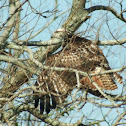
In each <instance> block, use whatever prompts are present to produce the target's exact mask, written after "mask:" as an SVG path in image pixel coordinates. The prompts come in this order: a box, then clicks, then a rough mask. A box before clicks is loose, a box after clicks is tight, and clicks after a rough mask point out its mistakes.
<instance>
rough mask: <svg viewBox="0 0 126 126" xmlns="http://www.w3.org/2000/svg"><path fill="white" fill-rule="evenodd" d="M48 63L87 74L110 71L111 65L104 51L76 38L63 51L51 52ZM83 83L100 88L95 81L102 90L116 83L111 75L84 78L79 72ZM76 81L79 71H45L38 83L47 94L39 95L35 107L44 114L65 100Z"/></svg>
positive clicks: (109, 88)
mask: <svg viewBox="0 0 126 126" xmlns="http://www.w3.org/2000/svg"><path fill="white" fill-rule="evenodd" d="M45 65H47V66H50V67H55V66H56V67H59V68H60V67H64V68H73V69H76V70H80V71H83V72H87V73H96V74H97V73H98V74H99V73H100V72H103V71H105V70H109V69H110V67H109V65H108V62H107V60H106V58H105V56H104V54H103V52H102V50H101V49H100V48H99V47H98V46H97V45H95V44H94V43H93V42H91V41H89V40H87V39H86V40H85V41H84V39H79V41H78V40H77V39H76V40H75V41H74V42H72V43H68V44H67V45H66V46H65V47H64V48H63V50H62V51H60V52H58V53H56V54H54V55H52V56H51V57H49V58H48V59H47V60H46V63H45ZM80 82H81V84H82V85H83V87H84V88H87V89H91V90H97V88H96V87H95V86H94V85H93V83H92V82H95V83H96V84H97V85H98V86H99V87H100V88H101V89H105V90H114V89H116V88H117V85H116V84H115V83H114V81H113V78H112V74H103V75H96V76H92V77H90V78H89V77H83V76H81V75H80ZM76 84H77V79H76V74H75V73H72V72H69V71H52V70H44V71H42V74H41V75H40V77H39V79H38V81H37V82H36V85H38V86H39V90H40V91H44V92H46V94H45V95H40V96H36V97H35V98H36V99H35V107H37V106H38V102H39V99H40V108H41V112H42V113H43V111H44V108H45V109H46V112H47V113H48V112H49V111H50V109H51V108H55V107H56V104H61V103H63V102H64V101H65V98H66V97H67V95H68V93H70V92H71V91H72V90H73V89H74V88H75V87H76Z"/></svg>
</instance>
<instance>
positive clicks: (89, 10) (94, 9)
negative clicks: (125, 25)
mask: <svg viewBox="0 0 126 126" xmlns="http://www.w3.org/2000/svg"><path fill="white" fill-rule="evenodd" d="M96 10H107V11H110V12H111V13H113V14H114V15H115V16H116V17H117V18H119V19H120V20H122V21H124V22H126V19H124V17H122V15H121V14H119V13H118V12H117V11H116V10H115V9H114V8H112V7H109V6H103V5H97V6H92V7H90V8H88V9H87V11H88V12H89V13H91V12H93V11H96Z"/></svg>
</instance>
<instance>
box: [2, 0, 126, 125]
mask: <svg viewBox="0 0 126 126" xmlns="http://www.w3.org/2000/svg"><path fill="white" fill-rule="evenodd" d="M46 2H47V3H49V4H47V3H46ZM64 3H65V5H64ZM125 4H126V3H125V1H124V0H113V1H111V0H107V1H106V2H103V1H95V2H94V1H93V0H73V1H72V0H70V1H69V0H63V1H58V0H52V1H48V0H46V1H45V0H38V1H34V0H33V1H32V0H8V1H7V0H2V1H0V11H1V13H0V17H1V20H0V29H1V30H0V61H1V62H0V65H1V66H0V125H8V126H13V125H30V126H31V125H33V126H34V125H45V124H47V125H53V126H66V125H68V126H79V125H92V126H93V125H113V126H116V125H126V107H125V104H126V88H125V79H126V77H125V76H126V73H125V68H126V60H125V59H126V47H125V46H126V44H125V43H126V37H125V36H126V32H125V29H126V8H125ZM66 5H68V7H66V8H65V9H66V10H65V9H64V10H62V9H61V8H60V7H61V6H66ZM54 26H55V27H54ZM58 28H61V29H62V28H64V29H65V31H66V32H62V33H61V32H60V33H57V32H55V31H56V29H58ZM74 34H79V35H80V36H84V37H85V38H88V39H90V40H92V41H93V42H95V43H96V44H98V45H99V46H100V47H101V49H102V50H103V51H104V53H105V56H106V58H107V59H108V61H109V64H110V66H111V67H112V68H113V69H112V70H109V71H105V73H110V72H111V73H112V72H119V73H120V74H121V75H122V77H123V85H118V87H119V90H117V91H115V92H107V93H105V92H102V93H103V96H104V97H102V98H100V97H97V96H95V95H91V94H90V93H88V92H87V91H85V90H82V91H81V90H78V89H75V90H74V91H73V92H72V94H71V96H74V100H73V101H71V100H70V99H69V97H70V96H69V97H68V100H67V102H66V103H65V104H63V105H62V106H60V108H56V109H54V110H52V112H50V114H48V115H47V114H40V111H39V109H35V107H34V105H33V104H34V100H33V91H36V87H35V86H34V84H35V81H36V80H37V77H38V76H39V75H40V73H41V71H42V70H43V69H51V68H50V67H49V66H45V65H44V62H45V60H46V59H47V57H49V56H50V55H52V53H54V52H55V51H57V49H58V51H59V50H60V47H61V46H62V44H63V42H64V39H65V38H66V36H69V35H74ZM51 36H52V37H51ZM45 37H47V38H45ZM52 69H53V70H56V71H64V70H66V69H65V68H57V67H53V68H52ZM71 71H72V72H76V70H73V69H72V70H71ZM78 74H83V75H84V74H85V73H84V72H79V71H78ZM108 94H109V95H108ZM80 96H81V97H80Z"/></svg>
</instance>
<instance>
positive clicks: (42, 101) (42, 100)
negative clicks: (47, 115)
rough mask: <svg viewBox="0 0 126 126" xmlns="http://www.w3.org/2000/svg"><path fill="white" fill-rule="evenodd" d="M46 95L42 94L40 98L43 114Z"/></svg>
mask: <svg viewBox="0 0 126 126" xmlns="http://www.w3.org/2000/svg"><path fill="white" fill-rule="evenodd" d="M44 97H45V96H42V97H41V98H40V113H41V114H43V112H44Z"/></svg>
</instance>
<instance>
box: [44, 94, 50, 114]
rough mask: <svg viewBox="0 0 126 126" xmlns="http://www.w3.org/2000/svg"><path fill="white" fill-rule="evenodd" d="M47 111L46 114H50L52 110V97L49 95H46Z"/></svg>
mask: <svg viewBox="0 0 126 126" xmlns="http://www.w3.org/2000/svg"><path fill="white" fill-rule="evenodd" d="M45 107H46V108H45V111H46V113H47V114H48V113H49V112H50V109H51V105H50V96H49V95H46V96H45Z"/></svg>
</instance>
